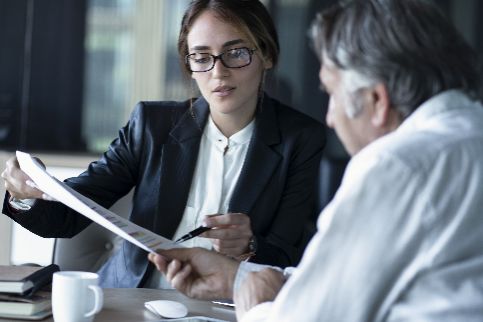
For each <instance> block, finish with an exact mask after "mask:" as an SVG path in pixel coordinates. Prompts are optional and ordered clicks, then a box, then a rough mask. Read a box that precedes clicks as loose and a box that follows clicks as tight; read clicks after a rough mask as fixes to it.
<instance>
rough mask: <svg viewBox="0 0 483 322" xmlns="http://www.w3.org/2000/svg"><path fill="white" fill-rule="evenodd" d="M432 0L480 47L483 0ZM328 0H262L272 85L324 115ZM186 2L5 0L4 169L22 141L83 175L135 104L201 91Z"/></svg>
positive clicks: (332, 155)
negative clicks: (321, 32)
mask: <svg viewBox="0 0 483 322" xmlns="http://www.w3.org/2000/svg"><path fill="white" fill-rule="evenodd" d="M434 1H435V2H436V3H437V4H438V5H440V6H441V8H442V10H443V11H444V12H445V13H446V14H447V15H448V16H449V17H450V18H451V19H452V20H453V22H454V23H455V25H456V26H457V28H458V29H459V30H460V31H461V32H462V33H463V34H464V36H465V37H466V39H467V40H468V41H469V43H470V44H471V45H472V46H473V47H474V48H475V49H476V50H477V51H478V52H480V54H483V33H482V32H481V30H483V20H482V19H479V18H480V17H481V16H483V2H482V1H479V0H434ZM332 2H333V0H265V1H263V3H264V4H265V5H266V6H267V8H268V9H269V11H270V12H271V14H272V16H273V18H274V21H275V22H276V26H277V28H278V32H279V37H280V45H281V57H280V63H279V65H278V67H277V68H276V69H275V70H274V71H272V73H271V74H270V75H269V77H268V79H267V91H268V92H269V93H270V94H271V95H272V96H274V97H276V98H278V99H279V100H281V101H283V102H285V103H287V104H289V105H291V106H293V107H295V108H296V109H298V110H301V111H302V112H304V113H306V114H308V115H310V116H312V117H314V118H316V119H318V120H319V121H321V122H323V119H324V115H325V111H326V103H327V97H326V96H325V95H324V94H323V93H321V92H320V90H319V80H318V68H319V64H318V61H317V59H316V57H315V55H314V54H313V53H312V51H311V50H310V47H309V44H308V41H307V39H308V38H307V29H308V26H309V25H310V23H311V21H312V19H313V17H314V15H315V13H316V12H317V10H319V9H320V8H322V7H325V6H327V5H329V4H330V3H332ZM188 3H189V0H0V155H1V158H0V162H2V163H1V166H0V167H1V168H2V170H3V164H4V160H5V158H7V157H8V156H10V155H12V152H13V151H15V150H17V149H19V150H25V151H28V152H31V153H36V154H37V155H40V156H41V157H42V158H44V159H45V158H47V160H49V162H46V163H47V164H48V165H49V164H50V166H51V167H54V168H55V167H56V168H59V167H60V168H61V170H62V168H73V169H74V171H73V172H72V173H77V171H80V169H82V168H84V167H85V166H86V165H87V164H88V162H89V161H91V160H94V159H96V158H97V157H98V155H99V154H100V153H102V151H104V149H105V148H106V147H107V146H108V144H109V143H110V142H111V141H112V140H113V139H114V138H115V137H116V136H117V132H118V130H119V128H120V127H122V126H123V125H124V124H125V123H126V121H127V120H128V118H129V115H130V113H131V111H132V108H133V107H134V105H135V104H136V102H138V101H140V100H185V99H187V98H188V97H191V96H193V95H196V93H194V92H193V90H192V88H191V85H190V82H189V80H187V79H185V78H184V77H183V76H182V74H181V71H180V68H179V64H178V57H177V50H176V41H177V35H178V31H179V24H180V20H181V15H182V13H183V11H184V9H185V8H186V6H187V4H188ZM475 68H476V66H475ZM328 135H329V144H328V148H327V149H326V157H327V158H329V159H330V160H333V161H334V162H341V163H342V164H344V162H346V161H347V159H348V157H347V155H346V154H345V151H344V149H343V148H342V147H341V145H340V144H339V142H338V141H337V139H336V138H335V135H334V134H333V133H332V132H331V131H329V133H328ZM329 171H330V169H329ZM2 187H3V185H2ZM0 193H1V194H2V196H3V193H2V191H0ZM0 217H2V218H0V264H1V263H2V262H5V261H8V260H9V259H10V258H11V255H12V251H11V249H10V245H11V240H12V229H11V227H10V226H11V225H10V222H9V221H7V219H6V217H5V216H0ZM22 238H26V237H21V239H22Z"/></svg>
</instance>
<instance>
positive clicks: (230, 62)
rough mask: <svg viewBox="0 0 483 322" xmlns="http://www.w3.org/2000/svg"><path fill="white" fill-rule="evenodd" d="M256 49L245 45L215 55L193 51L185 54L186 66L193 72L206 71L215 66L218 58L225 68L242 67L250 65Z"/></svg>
mask: <svg viewBox="0 0 483 322" xmlns="http://www.w3.org/2000/svg"><path fill="white" fill-rule="evenodd" d="M255 50H256V49H249V48H246V47H240V48H233V49H229V50H226V51H224V52H222V53H221V54H219V55H217V56H215V55H212V54H209V53H193V54H188V55H186V58H185V59H186V66H187V67H188V69H189V70H190V71H191V72H193V73H199V72H207V71H209V70H212V69H213V67H215V63H216V61H217V60H218V59H219V60H220V61H221V63H222V64H223V66H225V67H226V68H242V67H245V66H248V65H250V63H251V62H252V56H253V53H254V52H255Z"/></svg>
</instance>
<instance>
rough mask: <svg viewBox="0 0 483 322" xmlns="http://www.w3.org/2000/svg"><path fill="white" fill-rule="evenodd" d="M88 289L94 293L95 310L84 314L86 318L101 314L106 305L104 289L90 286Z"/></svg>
mask: <svg viewBox="0 0 483 322" xmlns="http://www.w3.org/2000/svg"><path fill="white" fill-rule="evenodd" d="M88 288H89V289H90V290H91V291H92V292H94V297H95V301H94V308H93V309H92V310H91V311H90V312H87V313H86V314H84V317H86V318H88V317H90V316H93V315H94V314H97V313H99V312H100V311H101V309H102V305H103V304H104V299H103V293H102V289H101V288H100V287H99V286H97V285H89V286H88Z"/></svg>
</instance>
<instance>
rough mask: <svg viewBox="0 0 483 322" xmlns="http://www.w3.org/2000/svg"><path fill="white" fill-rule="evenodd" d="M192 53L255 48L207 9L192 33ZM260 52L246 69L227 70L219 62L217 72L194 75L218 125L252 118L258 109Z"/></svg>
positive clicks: (189, 47) (260, 67)
mask: <svg viewBox="0 0 483 322" xmlns="http://www.w3.org/2000/svg"><path fill="white" fill-rule="evenodd" d="M187 40H188V52H189V53H190V54H193V53H209V54H212V55H215V56H217V55H219V54H221V53H223V52H225V51H227V50H229V49H234V48H240V47H247V48H249V49H254V48H255V46H254V45H253V44H252V43H250V42H249V41H248V39H247V38H246V36H245V35H243V34H242V33H241V32H240V31H239V30H238V29H236V28H235V27H234V26H233V25H231V24H228V23H226V22H223V21H221V20H220V19H218V18H217V17H216V16H215V15H214V14H213V13H212V12H211V11H209V10H207V11H204V12H203V13H201V14H200V16H199V17H198V18H197V19H196V20H195V22H194V23H193V25H192V27H191V30H190V32H189V33H188V37H187ZM259 55H260V53H259V52H258V51H255V53H254V54H253V56H252V62H251V64H250V65H248V66H245V67H242V68H227V67H225V66H224V65H223V64H222V62H221V61H220V60H219V59H218V60H216V63H215V66H214V67H213V69H211V70H209V71H207V72H193V73H192V77H193V79H194V80H195V81H196V83H197V84H198V87H199V89H200V91H201V94H202V95H203V97H204V98H205V99H206V100H207V101H208V103H209V104H210V111H211V114H212V117H213V119H214V120H215V123H216V121H217V120H223V119H226V118H230V119H232V120H237V119H239V120H247V119H252V118H253V114H254V111H255V108H256V103H257V96H258V89H259V84H260V82H261V77H262V74H263V70H264V69H267V68H270V67H271V64H270V63H266V65H264V63H263V61H262V59H261V58H260V56H259Z"/></svg>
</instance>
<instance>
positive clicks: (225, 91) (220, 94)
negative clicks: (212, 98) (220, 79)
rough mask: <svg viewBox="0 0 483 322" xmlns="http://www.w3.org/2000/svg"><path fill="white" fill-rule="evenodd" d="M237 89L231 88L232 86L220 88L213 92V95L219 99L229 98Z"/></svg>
mask: <svg viewBox="0 0 483 322" xmlns="http://www.w3.org/2000/svg"><path fill="white" fill-rule="evenodd" d="M234 89H235V87H230V86H218V87H217V88H215V90H214V91H213V94H215V95H216V96H218V97H224V96H228V95H230V94H231V92H232V91H233V90H234Z"/></svg>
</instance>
